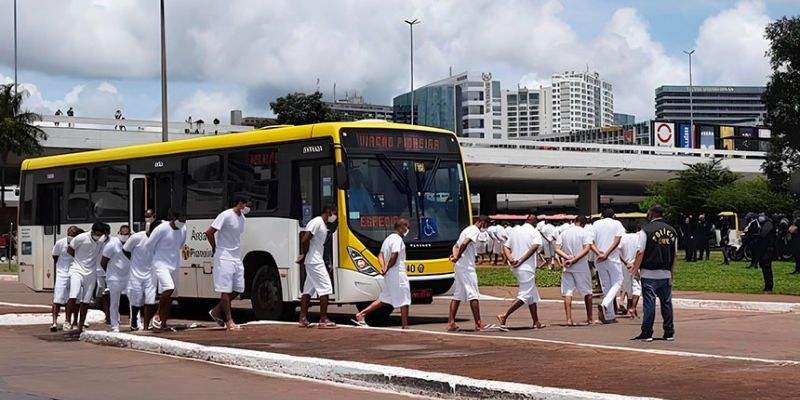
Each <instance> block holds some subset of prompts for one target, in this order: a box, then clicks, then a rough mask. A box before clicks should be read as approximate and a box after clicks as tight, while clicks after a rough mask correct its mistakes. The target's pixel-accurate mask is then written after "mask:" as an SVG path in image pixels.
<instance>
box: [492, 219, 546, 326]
mask: <svg viewBox="0 0 800 400" xmlns="http://www.w3.org/2000/svg"><path fill="white" fill-rule="evenodd" d="M535 224H536V216H535V215H533V214H530V215H528V218H527V219H526V221H525V223H524V224H522V225H520V226H518V227H516V228H514V229H512V230H511V234H509V235H508V240H507V241H506V244H505V245H504V249H505V255H506V260H508V265H509V266H510V267H511V273H513V274H514V277H515V278H517V282H518V283H519V293H518V294H517V298H516V299H514V302H513V303H511V306H510V307H509V308H508V310H507V311H506V312H505V313H503V314H500V315H498V316H497V320H498V321H500V327H501V328H505V326H506V321H507V320H508V317H509V316H510V315H511V314H512V313H513V312H514V311H517V309H518V308H520V307H522V305H523V304H524V305H526V306H528V309H529V310H530V313H531V319H532V320H533V325H532V328H544V325H542V324H541V323H540V322H539V315H538V313H537V310H536V303H538V302H539V300H540V298H539V291H538V290H537V289H536V252H537V251H538V250H539V247H540V246H541V245H542V235H541V234H540V233H539V231H538V230H537V229H536V228H535V227H534V225H535Z"/></svg>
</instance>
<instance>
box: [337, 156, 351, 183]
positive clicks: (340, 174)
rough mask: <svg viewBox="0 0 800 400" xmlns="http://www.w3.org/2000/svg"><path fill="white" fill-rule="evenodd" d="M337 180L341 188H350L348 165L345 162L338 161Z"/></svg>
mask: <svg viewBox="0 0 800 400" xmlns="http://www.w3.org/2000/svg"><path fill="white" fill-rule="evenodd" d="M336 182H337V185H338V186H339V189H340V190H348V189H350V179H349V178H348V176H347V167H345V166H344V163H342V162H338V163H336Z"/></svg>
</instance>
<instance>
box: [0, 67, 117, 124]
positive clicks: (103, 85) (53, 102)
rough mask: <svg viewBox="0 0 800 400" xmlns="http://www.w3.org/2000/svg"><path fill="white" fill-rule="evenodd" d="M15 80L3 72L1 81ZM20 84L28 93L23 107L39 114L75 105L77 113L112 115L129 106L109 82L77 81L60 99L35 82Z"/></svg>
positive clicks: (21, 90)
mask: <svg viewBox="0 0 800 400" xmlns="http://www.w3.org/2000/svg"><path fill="white" fill-rule="evenodd" d="M11 82H13V79H11V78H9V77H5V76H3V75H0V83H11ZM19 87H20V92H21V93H24V100H23V102H22V107H23V108H24V109H26V110H30V111H33V112H36V113H39V114H44V115H52V114H53V113H55V111H56V110H58V109H60V110H61V111H62V112H66V111H67V109H68V108H69V107H72V108H73V109H74V111H75V116H76V117H81V116H83V117H86V116H89V117H106V118H111V117H113V116H114V112H115V111H116V110H117V109H122V110H124V109H125V102H124V101H123V97H122V95H121V94H120V93H119V91H118V90H117V88H116V87H115V86H114V85H112V84H110V83H108V82H100V83H96V84H81V85H76V86H74V87H73V88H72V89H71V90H70V91H69V92H67V93H66V94H65V95H64V97H63V98H60V99H51V98H47V97H45V96H44V95H43V94H42V91H41V90H40V89H39V87H38V86H37V85H35V84H32V83H25V82H20V84H19Z"/></svg>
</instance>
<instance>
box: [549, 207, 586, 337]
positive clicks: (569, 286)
mask: <svg viewBox="0 0 800 400" xmlns="http://www.w3.org/2000/svg"><path fill="white" fill-rule="evenodd" d="M585 226H586V217H584V216H583V215H579V216H578V217H577V218H575V224H574V225H572V226H571V227H569V228H567V229H565V230H564V232H561V235H560V236H559V238H558V240H559V243H558V246H557V247H556V251H557V252H558V255H560V256H561V257H564V259H565V261H564V271H563V272H562V273H561V296H563V297H564V312H566V314H567V325H568V326H575V322H574V321H573V319H572V295H573V293H574V292H575V291H577V292H578V293H580V295H581V296H583V301H584V303H585V304H586V323H587V324H591V323H592V272H591V270H589V257H588V255H589V252H590V251H591V249H592V233H591V232H590V231H589V230H588V229H586V228H585Z"/></svg>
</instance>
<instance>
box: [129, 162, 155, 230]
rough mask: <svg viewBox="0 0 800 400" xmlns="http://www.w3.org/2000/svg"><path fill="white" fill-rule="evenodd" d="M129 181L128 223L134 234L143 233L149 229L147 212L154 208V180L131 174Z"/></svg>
mask: <svg viewBox="0 0 800 400" xmlns="http://www.w3.org/2000/svg"><path fill="white" fill-rule="evenodd" d="M128 179H129V185H130V188H131V197H130V200H129V201H130V207H129V210H130V211H129V218H128V222H129V223H130V227H131V230H132V231H133V232H141V231H143V230H145V229H147V222H146V221H145V217H144V214H145V211H147V210H148V209H150V208H153V203H154V199H153V195H154V191H153V180H152V179H149V178H148V177H147V176H146V175H135V174H131V175H130V177H129V178H128Z"/></svg>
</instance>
